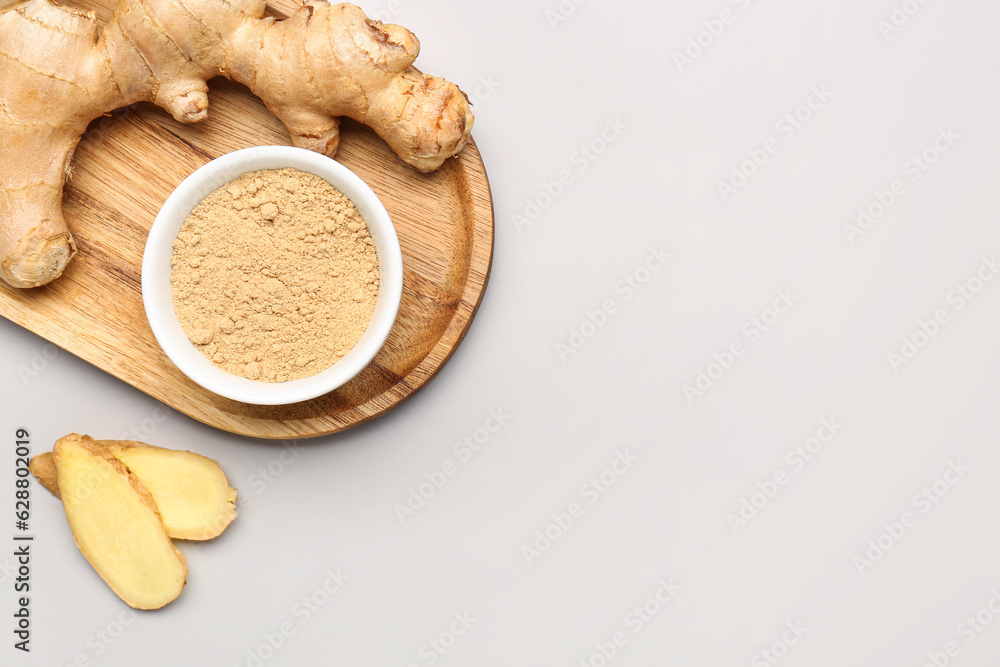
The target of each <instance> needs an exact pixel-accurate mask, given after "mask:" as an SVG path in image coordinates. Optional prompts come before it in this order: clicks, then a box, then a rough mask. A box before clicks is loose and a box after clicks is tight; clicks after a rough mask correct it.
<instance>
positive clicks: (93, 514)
mask: <svg viewBox="0 0 1000 667" xmlns="http://www.w3.org/2000/svg"><path fill="white" fill-rule="evenodd" d="M52 455H53V459H54V461H55V466H56V477H57V479H58V484H59V491H60V495H61V497H62V502H63V507H64V508H65V510H66V518H67V520H68V521H69V525H70V528H71V529H72V531H73V538H74V539H75V540H76V544H77V546H78V547H79V549H80V553H82V554H83V556H84V557H85V558H86V559H87V560H88V561H89V562H90V564H91V565H92V566H93V567H94V569H95V570H97V573H98V574H99V575H100V576H101V578H102V579H104V581H105V582H106V583H107V584H108V586H110V587H111V590H113V591H114V592H115V593H116V594H117V595H118V597H120V598H121V599H122V600H124V601H125V602H126V603H127V604H128V605H130V606H132V607H135V608H136V609H159V608H160V607H162V606H163V605H165V604H167V603H168V602H171V601H172V600H174V599H176V598H177V596H178V595H180V593H181V590H182V589H183V588H184V583H185V579H186V577H187V564H186V563H185V561H184V555H183V554H182V553H181V552H180V551H178V550H177V549H176V548H175V547H174V544H173V542H171V541H170V537H169V536H168V535H167V532H166V531H165V530H164V529H163V522H162V520H161V519H160V513H159V512H158V511H157V508H156V503H155V502H154V501H153V497H152V496H151V495H150V493H149V491H148V490H147V489H146V486H145V485H144V484H143V483H142V482H141V481H140V480H139V478H138V477H136V476H135V475H134V474H132V473H131V472H130V471H129V469H128V468H127V467H126V466H125V464H124V463H122V461H121V460H120V459H118V458H117V457H115V456H114V455H113V454H112V453H111V450H110V449H109V448H108V447H107V446H106V445H104V444H102V443H100V442H97V441H96V440H94V439H93V438H91V437H89V436H86V435H77V434H71V435H67V436H66V437H64V438H60V439H59V440H58V441H57V442H56V445H55V447H54V449H53V451H52Z"/></svg>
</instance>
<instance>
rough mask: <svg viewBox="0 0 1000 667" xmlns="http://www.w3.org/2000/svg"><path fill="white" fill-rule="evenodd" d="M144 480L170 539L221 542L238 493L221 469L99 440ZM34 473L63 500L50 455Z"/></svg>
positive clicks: (206, 461) (130, 443)
mask: <svg viewBox="0 0 1000 667" xmlns="http://www.w3.org/2000/svg"><path fill="white" fill-rule="evenodd" d="M99 442H100V443H101V444H103V445H104V446H106V447H107V448H108V450H109V451H110V452H111V454H112V455H114V456H116V457H117V458H119V459H120V460H121V461H122V462H123V463H124V464H125V465H126V466H128V468H129V470H131V471H132V473H133V474H134V475H135V476H136V477H138V478H139V479H140V480H142V483H143V484H145V486H146V488H147V489H148V490H149V493H150V494H151V495H152V496H153V500H154V501H155V503H156V506H157V508H159V510H160V516H161V517H162V519H163V527H164V528H165V529H166V531H167V535H169V536H170V537H172V538H174V539H179V540H210V539H212V538H213V537H218V536H219V535H220V534H222V531H224V530H225V529H226V527H227V526H228V525H229V524H230V523H231V522H232V520H233V519H235V518H236V489H233V488H231V487H230V486H229V481H228V480H227V479H226V475H225V473H223V472H222V468H220V467H219V464H218V463H217V462H216V461H214V460H212V459H210V458H208V457H205V456H201V455H200V454H195V453H193V452H185V451H179V450H173V449H162V448H160V447H154V446H153V445H147V444H145V443H142V442H137V441H134V440H101V441H99ZM30 467H31V472H32V473H33V474H34V475H35V477H36V478H37V479H38V481H39V483H40V484H41V485H42V486H44V487H45V488H46V489H48V490H49V491H50V492H51V493H52V495H54V496H56V497H57V498H58V497H59V482H58V479H57V478H56V467H55V461H54V460H53V457H52V454H50V453H45V454H39V455H37V456H35V457H34V458H33V459H31V466H30Z"/></svg>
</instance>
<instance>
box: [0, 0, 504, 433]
mask: <svg viewBox="0 0 1000 667" xmlns="http://www.w3.org/2000/svg"><path fill="white" fill-rule="evenodd" d="M81 4H82V5H83V6H85V7H86V8H87V9H94V10H96V11H97V12H98V15H99V16H101V17H102V18H105V19H106V18H107V16H109V15H110V9H111V8H113V3H111V2H108V3H103V4H102V3H81ZM290 6H292V5H291V4H290V3H287V2H284V3H280V4H278V7H277V9H278V10H287V9H288V8H289V7H290ZM279 15H280V13H279ZM211 86H212V90H211V93H210V101H211V109H210V115H209V119H208V120H207V121H205V122H203V123H200V124H197V125H193V126H189V125H183V124H180V123H177V122H175V121H174V120H173V119H172V118H171V117H170V116H168V115H167V114H166V113H165V112H164V111H162V110H160V109H158V108H156V107H154V106H152V105H146V104H140V105H134V106H133V107H131V108H128V109H122V110H119V111H116V112H115V113H114V114H113V115H112V116H111V117H110V118H102V119H98V120H97V121H95V122H94V123H92V124H91V127H90V129H89V130H88V132H87V134H86V135H84V138H83V140H82V141H81V142H80V145H79V147H78V148H77V151H76V155H75V157H74V160H73V176H72V178H71V180H70V181H69V182H68V183H67V186H66V189H65V197H64V202H63V210H64V213H65V216H66V220H67V221H68V222H69V225H70V229H71V230H72V231H73V234H74V237H75V238H76V242H77V247H78V253H77V255H76V257H75V258H74V259H73V260H72V261H71V262H70V266H69V268H68V269H67V270H66V272H65V273H64V274H63V276H62V277H60V278H59V279H58V280H56V281H54V282H53V283H51V284H49V285H46V286H44V287H39V288H35V289H31V290H16V289H14V288H11V287H8V286H7V285H5V284H3V285H0V315H3V316H4V317H6V318H7V319H9V320H11V321H13V322H16V323H18V324H20V325H22V326H24V327H26V328H27V329H30V330H31V331H34V332H35V333H37V334H39V335H40V336H42V337H44V338H46V339H48V340H49V341H51V342H53V343H55V344H56V345H59V346H60V347H62V348H64V349H66V350H68V351H69V352H71V353H73V354H75V355H77V356H79V357H80V358H82V359H84V360H86V361H88V362H90V363H92V364H94V365H95V366H97V367H98V368H101V369H103V370H105V371H107V372H108V373H110V374H112V375H114V376H116V377H118V378H120V379H121V380H123V381H125V382H127V383H129V384H131V385H133V386H135V387H137V388H138V389H140V390H142V391H144V392H145V393H147V394H149V395H150V396H152V397H154V398H156V399H158V400H160V401H163V402H164V403H166V404H167V405H169V406H171V407H173V408H175V409H177V410H179V411H181V412H183V413H185V414H187V415H189V416H191V417H193V418H194V419H197V420H199V421H201V422H204V423H206V424H209V425H211V426H214V427H217V428H220V429H224V430H226V431H230V432H233V433H238V434H242V435H248V436H255V437H261V438H303V437H310V436H317V435H324V434H328V433H333V432H336V431H340V430H343V429H346V428H349V427H351V426H355V425H357V424H360V423H362V422H365V421H367V420H369V419H372V418H373V417H376V416H378V415H381V414H383V413H385V412H386V411H387V410H389V409H391V408H393V407H394V406H396V405H398V404H399V403H401V402H402V401H403V400H405V399H406V398H408V397H409V396H411V395H412V394H413V393H414V392H415V391H417V390H418V389H420V388H421V387H423V386H424V385H425V384H426V383H427V382H428V381H429V380H430V379H431V378H432V377H434V375H435V374H436V373H437V372H438V370H439V369H440V368H441V366H442V365H443V364H444V363H445V362H446V361H447V360H448V359H449V358H450V356H451V354H452V353H453V352H454V350H455V348H456V347H457V346H458V344H459V343H460V342H461V340H462V338H463V337H464V335H465V333H466V331H467V330H468V327H469V325H470V323H471V322H472V318H473V317H474V315H475V313H476V310H477V308H478V307H479V303H480V301H481V299H482V297H483V292H484V290H485V288H486V283H487V280H488V277H489V272H490V265H491V261H492V256H493V231H494V230H493V227H494V224H493V208H492V200H491V196H490V189H489V183H488V181H487V177H486V171H485V169H484V166H483V162H482V158H481V156H480V155H479V152H478V150H477V148H476V146H475V144H474V143H470V145H469V146H468V147H467V148H466V149H465V150H464V151H463V152H462V153H461V154H460V155H459V156H458V157H456V158H454V159H452V160H449V161H448V162H447V163H446V164H445V165H444V166H443V167H442V168H441V169H439V170H438V171H436V172H434V173H433V174H427V175H425V174H420V173H417V172H416V171H414V170H413V169H411V168H410V167H408V166H407V165H405V164H404V163H403V162H402V161H400V160H399V158H397V157H396V155H395V154H394V153H393V152H392V151H391V150H390V149H389V147H388V146H387V145H386V144H385V142H383V141H382V140H381V139H380V138H379V137H378V136H376V135H375V134H374V133H373V132H372V131H370V130H368V129H367V128H365V127H363V126H361V125H358V124H356V123H353V122H350V121H345V122H344V125H343V137H342V141H341V147H340V152H339V153H338V155H337V160H338V161H340V162H342V163H343V164H345V165H346V166H348V167H350V168H351V169H352V170H354V171H355V172H356V173H357V174H358V175H359V176H361V178H362V179H363V180H364V181H365V182H366V183H367V184H368V185H369V186H370V187H371V188H372V189H373V190H374V191H375V193H376V194H377V195H378V196H379V197H380V198H381V200H382V202H383V203H384V204H385V207H386V209H387V210H388V211H389V215H390V216H391V218H392V220H393V222H394V224H395V226H396V231H397V233H398V235H399V240H400V245H401V246H402V252H403V266H404V282H403V300H402V304H401V307H400V311H399V316H398V318H397V320H396V323H395V325H394V327H393V329H392V332H391V333H390V335H389V339H388V340H387V341H386V344H385V345H384V346H383V348H382V350H381V351H380V352H379V353H378V355H377V356H376V357H375V359H374V360H373V361H372V363H371V364H370V365H369V366H368V367H367V368H366V369H365V370H364V371H362V372H361V374H359V375H358V376H357V377H356V378H354V379H353V380H352V381H351V382H349V383H348V384H346V385H344V386H343V387H341V388H340V389H339V390H337V391H334V392H332V393H330V394H327V395H326V396H322V397H319V398H317V399H314V400H311V401H306V402H303V403H297V404H294V405H290V406H270V407H268V406H254V405H247V404H244V403H239V402H236V401H231V400H229V399H226V398H222V397H220V396H217V395H215V394H212V393H211V392H208V391H206V390H204V389H202V388H201V387H199V386H198V385H196V384H195V383H193V382H191V381H190V380H189V379H187V377H186V376H184V375H183V374H182V373H181V372H180V371H179V370H178V369H177V368H176V367H175V366H174V365H173V364H172V363H171V362H170V360H169V359H168V358H167V357H166V355H165V354H164V353H163V351H162V350H161V349H160V347H159V345H158V344H157V342H156V339H155V338H154V337H153V333H152V331H151V330H150V328H149V325H148V324H147V322H146V315H145V311H144V310H143V306H142V295H141V290H140V273H141V262H142V252H143V247H144V244H145V241H146V236H147V235H148V233H149V228H150V226H151V225H152V223H153V219H154V218H155V217H156V214H157V212H158V211H159V208H160V206H161V205H162V204H163V202H164V201H165V200H166V198H167V196H168V195H169V194H170V192H171V191H172V190H173V189H174V188H175V187H176V186H177V185H178V184H179V183H180V182H181V181H182V180H183V179H184V178H185V177H186V176H187V175H189V174H190V173H191V172H192V171H194V170H195V169H197V168H198V167H200V166H201V165H203V164H205V163H206V162H208V161H209V160H211V159H214V158H216V157H219V156H220V155H223V154H225V153H228V152H231V151H234V150H237V149H240V148H246V147H248V146H260V145H269V144H280V145H287V144H289V143H290V142H289V137H288V133H287V132H286V131H285V129H284V127H283V126H282V125H281V124H280V123H279V122H278V121H277V120H276V119H275V118H274V117H273V116H271V115H270V114H269V113H268V111H267V110H266V109H265V108H264V106H263V104H262V103H261V102H260V101H259V100H258V99H257V98H256V97H254V96H253V95H252V94H251V93H250V92H249V91H248V90H247V89H246V88H244V87H243V86H240V85H238V84H234V83H231V82H229V81H226V80H223V79H215V80H213V81H212V83H211ZM98 402H99V401H98ZM108 409H111V407H110V406H108Z"/></svg>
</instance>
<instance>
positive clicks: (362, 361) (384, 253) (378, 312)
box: [142, 146, 403, 405]
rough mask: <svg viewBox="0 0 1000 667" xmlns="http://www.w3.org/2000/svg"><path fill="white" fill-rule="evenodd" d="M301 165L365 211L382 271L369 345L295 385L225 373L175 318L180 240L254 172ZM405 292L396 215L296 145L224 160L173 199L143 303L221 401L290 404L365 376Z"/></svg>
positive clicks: (147, 264)
mask: <svg viewBox="0 0 1000 667" xmlns="http://www.w3.org/2000/svg"><path fill="white" fill-rule="evenodd" d="M284 167H294V168H295V169H299V170H301V171H306V172H309V173H311V174H315V175H317V176H319V177H320V178H323V179H325V180H326V181H328V182H329V183H331V184H332V185H333V186H334V187H335V188H337V189H338V190H340V191H341V192H343V193H344V194H345V195H347V197H348V198H350V200H351V201H353V202H354V204H355V205H356V206H357V207H358V211H359V212H360V213H361V216H362V217H363V218H364V219H365V222H366V223H367V225H368V231H369V233H370V234H371V237H372V240H373V241H374V242H375V252H376V254H377V256H378V265H379V288H378V297H377V298H376V301H375V312H374V313H373V314H372V319H371V322H369V324H368V328H367V329H366V330H365V333H364V335H363V336H362V337H361V340H360V341H358V343H357V345H355V346H354V347H353V348H352V349H351V350H350V351H349V352H348V353H347V354H346V355H344V357H343V358H342V359H340V360H339V361H337V363H335V364H334V365H333V366H331V367H329V368H327V369H326V370H323V371H320V372H319V373H317V374H315V375H312V376H310V377H307V378H302V379H300V380H290V381H288V382H277V383H271V382H257V381H255V380H248V379H247V378H243V377H239V376H236V375H232V374H230V373H227V372H226V371H224V370H222V369H221V368H219V367H218V366H216V365H215V364H213V363H212V362H211V361H209V360H208V358H207V357H205V355H204V354H202V353H201V352H200V351H199V350H198V348H196V347H195V345H194V343H192V342H191V340H190V339H189V338H188V337H187V334H185V333H184V330H183V329H181V325H180V323H179V322H178V321H177V315H176V314H175V313H174V304H173V297H172V296H171V291H170V259H171V255H172V254H173V242H174V239H175V238H176V237H177V233H178V232H179V231H180V229H181V225H183V224H184V220H185V219H186V218H187V216H188V215H189V214H190V213H191V211H192V210H193V209H194V207H195V206H197V205H198V203H199V202H201V200H202V199H204V198H205V197H206V196H207V195H208V194H209V193H211V192H213V191H214V190H216V189H217V188H219V187H221V186H223V185H225V184H226V183H228V182H230V181H232V180H233V179H235V178H238V177H239V176H240V175H242V174H244V173H246V172H248V171H257V170H260V169H282V168H284ZM402 294H403V257H402V254H401V252H400V249H399V239H398V238H397V236H396V230H395V229H394V228H393V226H392V221H391V220H390V219H389V214H388V213H387V212H386V210H385V207H383V206H382V203H381V202H380V201H379V199H378V197H377V196H376V195H375V193H374V192H372V190H371V188H369V187H368V186H367V185H365V183H364V181H362V180H361V179H360V178H359V177H358V176H357V175H356V174H355V173H354V172H352V171H351V170H350V169H348V168H347V167H345V166H344V165H342V164H340V163H339V162H336V161H334V160H331V159H330V158H328V157H324V156H322V155H319V154H318V153H313V152H312V151H307V150H304V149H301V148H292V147H290V146H260V147H256V148H245V149H243V150H239V151H236V152H234V153H229V154H228V155H223V156H222V157H220V158H218V159H215V160H212V161H211V162H209V163H208V164H206V165H205V166H203V167H201V168H200V169H198V170H197V171H195V172H194V173H193V174H191V175H190V176H188V177H187V178H186V179H184V181H183V182H182V183H181V184H180V185H179V186H177V189H176V190H174V192H173V193H172V194H171V195H170V197H168V198H167V201H166V202H165V203H164V204H163V208H162V209H160V213H159V214H158V215H157V216H156V220H155V221H154V222H153V227H152V229H150V232H149V239H148V240H147V241H146V251H145V253H144V254H143V257H142V302H143V305H144V306H145V308H146V317H147V318H148V319H149V326H150V327H151V328H152V330H153V335H154V336H156V340H157V341H158V342H159V343H160V346H161V347H162V348H163V351H164V352H165V353H166V354H167V356H168V357H169V358H170V360H171V361H173V362H174V364H176V365H177V367H178V368H179V369H180V370H181V371H183V372H184V374H185V375H187V376H188V377H189V378H191V379H192V380H194V381H195V382H197V383H198V384H200V385H201V386H202V387H204V388H206V389H208V390H209V391H212V392H214V393H216V394H219V395H220V396H225V397H227V398H231V399H233V400H236V401H241V402H243V403H253V404H256V405H287V404H290V403H298V402H299V401H306V400H309V399H311V398H315V397H317V396H322V395H323V394H326V393H329V392H331V391H333V390H334V389H336V388H337V387H339V386H341V385H343V384H344V383H345V382H347V381H348V380H350V379H351V378H353V377H354V376H355V375H357V374H358V373H359V372H360V371H361V370H362V369H363V368H364V367H365V366H367V365H368V363H369V362H370V361H371V360H372V358H374V356H375V354H376V353H377V352H378V351H379V349H380V348H381V347H382V345H383V343H385V340H386V338H387V337H388V336H389V330H390V329H391V328H392V325H393V322H395V320H396V314H397V313H398V312H399V302H400V299H401V298H402Z"/></svg>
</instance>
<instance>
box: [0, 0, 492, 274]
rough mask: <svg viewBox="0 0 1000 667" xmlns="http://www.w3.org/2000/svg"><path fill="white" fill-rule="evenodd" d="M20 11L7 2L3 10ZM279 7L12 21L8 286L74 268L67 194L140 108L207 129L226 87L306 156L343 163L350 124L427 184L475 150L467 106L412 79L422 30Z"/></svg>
mask: <svg viewBox="0 0 1000 667" xmlns="http://www.w3.org/2000/svg"><path fill="white" fill-rule="evenodd" d="M10 4H11V3H10V2H9V1H8V0H0V10H2V9H3V7H5V6H9V5H10ZM266 5H267V3H266V2H265V1H264V0H184V1H183V2H177V0H121V2H120V4H119V5H118V7H117V9H116V10H115V13H114V16H113V17H112V19H111V21H110V23H109V24H108V25H107V26H105V27H104V29H103V31H99V30H98V26H97V22H96V20H95V19H94V17H93V14H91V13H85V12H80V11H77V10H72V9H67V8H64V7H59V6H57V5H54V4H53V3H52V2H51V0H27V1H26V2H24V3H23V4H18V5H15V6H14V7H13V8H11V9H8V10H7V11H5V12H3V13H2V14H0V146H3V160H2V161H0V277H2V278H3V279H4V280H6V281H7V282H8V283H10V284H11V285H13V286H15V287H34V286H38V285H44V284H46V283H48V282H50V281H51V280H54V279H55V278H56V277H58V276H59V275H60V274H61V273H62V271H63V269H64V268H65V266H66V263H67V262H68V261H69V259H70V258H71V257H72V255H73V253H74V251H75V246H74V243H73V239H72V236H71V235H70V232H69V230H68V229H67V228H66V223H65V221H64V220H63V217H62V212H61V202H62V186H63V182H64V180H65V177H66V174H67V173H68V170H69V164H70V160H71V159H72V155H73V151H74V149H75V148H76V145H77V143H78V142H79V140H80V136H81V135H82V134H83V132H84V130H85V129H86V127H87V124H88V123H89V122H90V121H91V120H93V119H94V118H97V117H98V116H101V115H105V114H107V113H109V112H110V111H112V110H114V109H116V108H118V107H122V106H127V105H129V104H133V103H135V102H140V101H149V102H154V103H156V104H157V105H159V106H161V107H163V108H164V109H166V110H167V111H169V112H170V113H171V115H173V117H174V118H176V119H177V120H178V121H181V122H185V123H191V122H197V121H200V120H203V119H204V118H205V117H206V115H207V111H208V95H207V92H208V86H207V84H206V81H208V79H210V78H212V77H214V76H218V75H222V76H225V77H228V78H230V79H233V80H234V81H238V82H240V83H242V84H244V85H246V86H247V87H249V88H250V90H252V91H253V92H254V93H255V94H256V95H258V96H259V97H260V98H261V99H262V100H263V101H264V103H265V104H266V105H267V107H268V109H270V110H271V112H272V113H274V114H275V115H276V116H277V117H278V118H279V119H280V120H281V121H282V122H283V123H284V124H285V126H286V127H287V128H288V131H289V133H290V134H291V138H292V143H293V144H294V145H296V146H300V147H303V148H308V149H310V150H314V151H317V152H320V153H323V154H325V155H328V156H331V157H332V156H333V155H334V154H335V153H336V151H337V147H338V145H339V141H340V135H339V118H340V117H341V116H347V117H349V118H353V119H354V120H357V121H359V122H361V123H364V124H366V125H368V126H370V127H371V128H372V129H374V130H375V132H377V133H378V134H379V135H380V136H381V137H382V138H383V139H385V141H386V142H387V143H388V144H389V146H390V147H392V149H393V150H394V151H395V152H396V153H397V154H398V155H399V156H400V158H402V159H403V160H404V161H406V162H407V163H409V164H410V165H412V166H413V167H414V168H416V169H418V170H420V171H424V172H427V171H433V170H434V169H437V168H438V167H440V166H441V165H442V164H443V163H444V161H445V160H446V159H447V158H448V157H450V156H452V155H455V154H457V153H458V152H459V151H460V150H462V148H463V147H464V146H465V144H466V143H467V142H468V139H469V134H470V132H471V130H472V124H473V116H472V113H471V111H470V110H469V104H468V100H467V99H466V97H465V95H464V94H463V93H462V91H461V90H459V89H458V87H457V86H455V85H454V84H452V83H449V82H447V81H445V80H443V79H440V78H437V77H432V76H428V75H425V74H423V73H422V72H420V71H419V70H417V69H416V68H414V67H413V62H414V60H415V59H416V57H417V54H418V52H419V48H420V47H419V42H418V41H417V39H416V37H415V36H414V35H413V34H412V33H411V32H410V31H408V30H406V29H405V28H402V27H400V26H397V25H386V24H382V23H381V22H379V21H372V20H370V19H368V18H367V17H366V16H365V14H364V12H362V10H361V9H359V8H358V7H355V6H354V5H350V4H339V5H329V4H327V2H325V0H308V1H307V2H306V3H305V4H304V5H303V6H302V7H300V8H299V9H298V11H296V12H295V13H294V14H293V15H292V16H290V17H289V18H287V19H285V20H280V21H279V20H275V19H273V18H264V10H265V8H266ZM98 33H100V34H98Z"/></svg>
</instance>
